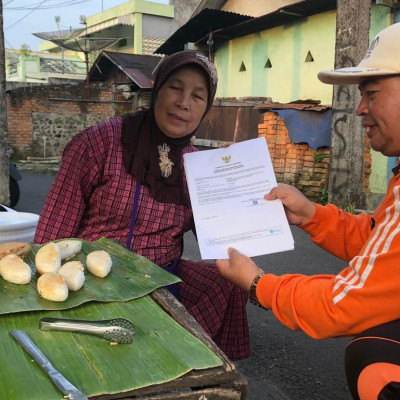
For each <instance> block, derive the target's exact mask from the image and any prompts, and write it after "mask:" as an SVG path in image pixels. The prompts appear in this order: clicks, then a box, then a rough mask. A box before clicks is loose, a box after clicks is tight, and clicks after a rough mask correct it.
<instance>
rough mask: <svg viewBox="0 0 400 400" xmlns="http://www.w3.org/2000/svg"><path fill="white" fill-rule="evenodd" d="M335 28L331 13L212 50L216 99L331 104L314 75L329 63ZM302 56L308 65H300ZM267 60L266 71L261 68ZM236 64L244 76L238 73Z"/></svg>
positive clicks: (328, 90) (324, 87)
mask: <svg viewBox="0 0 400 400" xmlns="http://www.w3.org/2000/svg"><path fill="white" fill-rule="evenodd" d="M335 27H336V12H335V11H331V12H327V13H323V14H318V15H315V16H312V17H309V18H306V19H303V20H301V22H300V23H299V24H293V25H283V26H279V27H276V28H272V29H269V30H265V31H262V32H260V33H257V34H252V35H248V36H245V37H241V38H237V39H234V40H231V41H229V42H227V43H226V44H224V45H223V46H221V47H220V48H218V49H217V51H216V59H215V62H216V66H217V69H218V71H219V75H220V81H219V86H218V91H217V96H218V97H244V96H265V97H271V98H272V99H273V101H277V102H282V103H286V102H290V101H294V100H299V99H303V100H305V99H314V100H320V101H321V102H322V103H323V104H331V101H332V88H331V87H330V86H327V85H324V84H322V83H321V82H319V80H318V79H317V73H318V72H319V71H320V70H322V69H327V68H331V67H332V66H333V64H334V54H335ZM315 32H318V35H316V34H315ZM308 52H310V53H311V55H312V57H313V59H314V61H313V62H306V61H305V60H306V58H307V55H308ZM268 59H269V60H270V62H271V64H272V68H265V65H266V63H267V60H268ZM242 63H243V64H244V66H245V68H246V71H240V67H241V65H242Z"/></svg>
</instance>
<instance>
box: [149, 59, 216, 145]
mask: <svg viewBox="0 0 400 400" xmlns="http://www.w3.org/2000/svg"><path fill="white" fill-rule="evenodd" d="M207 88H208V85H207V77H206V75H205V74H204V73H203V72H202V71H201V70H199V69H197V68H196V67H191V66H188V67H183V68H181V69H178V70H177V71H175V72H174V73H173V74H171V75H170V76H169V77H168V79H167V80H166V81H165V83H164V85H163V86H161V89H160V90H159V91H158V94H157V99H156V102H155V106H154V115H155V119H156V123H157V125H158V127H159V128H160V129H161V131H162V132H163V133H164V134H165V135H166V136H168V137H170V138H174V139H176V138H181V137H183V136H186V135H188V134H189V133H192V132H193V131H195V130H196V128H197V127H198V126H199V124H200V121H201V119H202V117H203V115H204V113H205V111H206V108H207V96H208V89H207Z"/></svg>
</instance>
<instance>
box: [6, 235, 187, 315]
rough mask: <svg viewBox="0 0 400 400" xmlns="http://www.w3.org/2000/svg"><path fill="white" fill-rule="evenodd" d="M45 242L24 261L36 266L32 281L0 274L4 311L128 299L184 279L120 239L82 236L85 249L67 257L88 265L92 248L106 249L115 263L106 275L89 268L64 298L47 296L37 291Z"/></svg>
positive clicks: (33, 266) (60, 308)
mask: <svg viewBox="0 0 400 400" xmlns="http://www.w3.org/2000/svg"><path fill="white" fill-rule="evenodd" d="M40 247H41V246H39V245H33V244H32V245H31V252H30V254H28V255H27V256H26V257H25V258H24V261H25V262H26V263H27V264H29V266H30V267H31V268H32V272H33V276H32V279H31V282H30V283H29V284H28V285H16V284H13V283H9V282H7V281H5V280H4V279H2V278H0V314H7V313H16V312H23V311H34V310H63V309H68V308H72V307H76V306H78V305H80V304H83V303H86V302H89V301H100V302H108V301H127V300H132V299H136V298H138V297H141V296H144V295H146V294H149V293H151V292H152V291H153V290H155V289H157V288H159V287H161V286H167V285H170V284H173V283H176V282H179V281H180V279H179V278H177V277H176V276H174V275H172V274H170V273H168V272H166V271H164V270H163V269H162V268H160V267H158V266H157V265H155V264H153V263H152V262H150V261H149V260H148V259H147V258H145V257H142V256H140V255H138V254H135V253H132V252H131V251H129V250H127V249H126V248H124V247H122V246H121V245H120V244H118V243H117V242H115V241H113V240H110V239H106V238H102V239H100V240H97V241H95V242H87V241H84V240H82V250H81V251H80V252H79V253H78V254H77V255H76V256H75V257H73V258H70V259H68V260H66V261H72V260H79V261H81V262H82V264H83V265H85V260H86V255H87V254H88V253H90V252H91V251H95V250H105V251H107V252H108V253H109V254H110V255H111V259H112V262H113V266H112V268H111V272H110V274H109V275H108V276H107V277H105V278H98V277H96V276H94V275H92V274H91V273H89V272H88V271H87V269H85V284H84V286H83V287H82V288H81V289H80V290H78V291H76V292H73V291H70V292H69V295H68V299H67V300H66V301H63V302H53V301H49V300H45V299H43V298H42V297H40V296H39V294H38V292H37V288H36V285H37V279H38V277H39V275H38V274H37V272H36V268H35V254H36V253H37V251H38V250H39V248H40Z"/></svg>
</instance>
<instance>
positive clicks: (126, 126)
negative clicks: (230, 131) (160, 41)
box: [122, 51, 218, 205]
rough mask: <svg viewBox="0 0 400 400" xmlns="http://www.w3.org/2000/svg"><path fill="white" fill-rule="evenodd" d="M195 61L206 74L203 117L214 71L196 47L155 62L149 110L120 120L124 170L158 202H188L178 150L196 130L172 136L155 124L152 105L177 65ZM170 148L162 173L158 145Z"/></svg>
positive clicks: (214, 85) (214, 81)
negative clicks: (165, 170) (166, 171)
mask: <svg viewBox="0 0 400 400" xmlns="http://www.w3.org/2000/svg"><path fill="white" fill-rule="evenodd" d="M190 65H197V66H199V67H201V69H202V70H203V71H204V72H205V74H206V76H207V78H208V95H207V107H206V111H205V113H204V115H203V118H204V117H205V115H206V114H207V112H208V111H209V110H210V108H211V106H212V103H213V100H214V96H215V92H216V89H217V81H218V78H217V71H216V69H215V67H214V64H212V63H211V62H210V61H209V60H208V58H207V57H206V56H205V55H203V54H202V53H199V52H197V51H181V52H179V53H175V54H172V55H170V56H167V57H165V58H164V59H163V60H162V61H161V62H160V64H159V66H158V68H157V72H156V77H155V80H154V85H153V92H152V97H151V103H150V108H149V110H146V111H139V112H136V113H134V114H127V115H126V116H124V118H123V122H122V156H123V162H124V165H125V168H126V170H127V171H128V172H129V173H130V174H132V175H133V176H134V178H135V179H137V180H139V181H141V182H142V184H143V185H144V186H146V187H147V188H148V189H149V191H150V193H151V195H152V197H153V198H154V199H155V200H157V201H159V202H162V203H175V204H185V205H189V199H188V198H187V196H186V195H185V191H184V190H183V172H182V169H181V159H182V150H183V148H185V147H186V146H188V145H189V143H190V139H191V138H192V137H193V136H194V135H195V133H196V131H194V132H190V133H188V135H186V136H184V137H181V138H177V139H173V138H170V137H168V136H166V135H165V134H164V133H163V132H162V131H161V130H160V129H159V128H158V126H157V124H156V121H155V117H154V106H155V103H156V100H157V95H158V92H159V90H160V89H161V87H162V86H163V85H164V84H165V82H166V81H167V79H168V78H169V76H170V75H171V74H172V73H173V72H175V71H176V70H177V69H178V68H182V67H185V66H190ZM164 144H166V145H167V146H169V148H170V152H169V159H170V160H171V161H172V162H173V163H174V167H173V168H172V173H171V175H170V176H168V177H163V176H162V174H161V170H160V165H159V163H160V158H159V157H160V154H159V151H158V146H163V145H164Z"/></svg>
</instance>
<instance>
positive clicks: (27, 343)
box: [10, 330, 88, 400]
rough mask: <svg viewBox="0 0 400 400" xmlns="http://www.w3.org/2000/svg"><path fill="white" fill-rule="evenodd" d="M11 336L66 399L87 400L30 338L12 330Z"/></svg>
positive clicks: (23, 333) (21, 332)
mask: <svg viewBox="0 0 400 400" xmlns="http://www.w3.org/2000/svg"><path fill="white" fill-rule="evenodd" d="M10 333H11V335H12V336H14V338H15V339H16V340H17V341H18V342H19V343H20V345H21V346H22V347H23V348H24V349H25V351H26V352H27V353H29V354H30V355H31V356H32V357H33V359H34V360H35V361H36V362H37V363H38V364H39V366H40V367H42V368H43V369H44V370H45V371H46V373H47V375H48V376H49V377H50V379H51V380H52V381H53V383H54V384H55V385H56V386H57V387H58V388H59V389H60V390H61V391H62V392H63V393H64V395H65V398H66V399H70V400H88V398H87V397H86V396H85V395H84V394H83V393H82V392H81V391H80V390H79V389H77V388H76V387H75V386H74V385H73V384H72V383H71V382H69V381H68V380H67V379H66V378H64V376H62V375H61V373H60V372H58V371H57V370H56V369H55V368H54V367H53V365H52V364H51V362H50V361H49V360H48V359H47V358H46V357H45V355H44V354H43V353H42V352H41V351H40V350H39V348H38V347H37V346H36V345H35V343H33V342H32V340H31V338H30V337H29V336H28V335H27V334H26V333H25V332H24V331H19V330H12V331H11V332H10Z"/></svg>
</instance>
